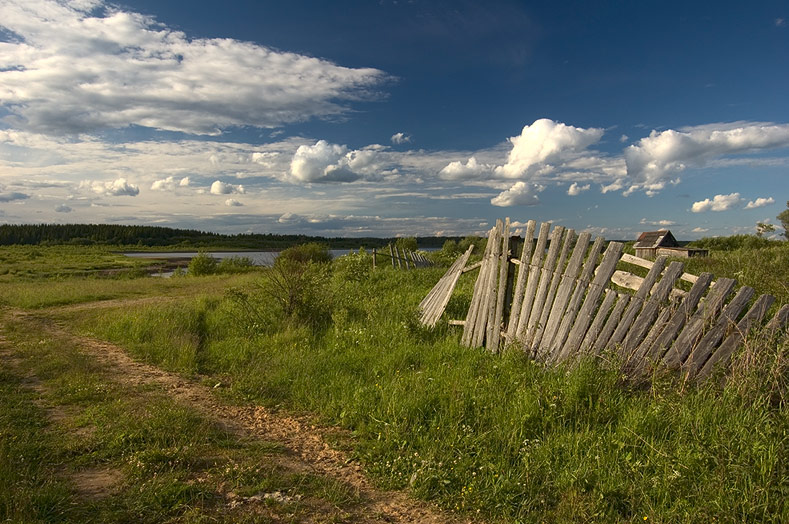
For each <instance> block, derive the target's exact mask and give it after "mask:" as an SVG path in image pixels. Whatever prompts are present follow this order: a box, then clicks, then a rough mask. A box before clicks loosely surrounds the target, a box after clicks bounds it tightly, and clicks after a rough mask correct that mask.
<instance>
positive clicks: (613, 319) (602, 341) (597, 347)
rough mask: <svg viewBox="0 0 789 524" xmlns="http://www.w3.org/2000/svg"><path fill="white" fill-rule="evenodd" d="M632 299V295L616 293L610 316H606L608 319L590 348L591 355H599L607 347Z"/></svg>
mask: <svg viewBox="0 0 789 524" xmlns="http://www.w3.org/2000/svg"><path fill="white" fill-rule="evenodd" d="M632 299H633V297H632V295H628V294H627V293H617V301H616V305H615V306H614V309H613V310H612V311H611V314H610V315H608V319H607V320H606V321H605V325H604V326H603V329H601V330H600V334H599V335H597V337H596V338H595V339H594V341H593V343H592V345H591V347H590V350H591V352H592V353H594V354H595V355H599V354H600V353H602V351H603V350H604V349H605V348H607V347H609V341H610V340H611V337H612V336H613V334H614V332H615V331H616V327H617V326H618V325H619V321H620V320H621V319H622V314H623V313H624V312H625V309H626V308H627V306H628V305H629V304H630V303H631V300H632Z"/></svg>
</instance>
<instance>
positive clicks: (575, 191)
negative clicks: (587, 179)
mask: <svg viewBox="0 0 789 524" xmlns="http://www.w3.org/2000/svg"><path fill="white" fill-rule="evenodd" d="M591 187H592V186H591V185H590V184H586V185H584V186H579V185H578V183H577V182H573V183H572V184H570V187H568V188H567V194H568V195H570V196H578V195H580V194H581V193H583V192H584V191H589V189H590V188H591Z"/></svg>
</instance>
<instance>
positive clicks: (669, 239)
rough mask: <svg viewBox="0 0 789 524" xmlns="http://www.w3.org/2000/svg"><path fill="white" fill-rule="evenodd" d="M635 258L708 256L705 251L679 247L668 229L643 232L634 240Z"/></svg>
mask: <svg viewBox="0 0 789 524" xmlns="http://www.w3.org/2000/svg"><path fill="white" fill-rule="evenodd" d="M633 247H634V248H635V250H636V256H637V257H640V258H655V257H656V256H658V255H666V256H669V257H682V258H690V257H705V256H707V255H708V254H709V252H708V251H707V250H706V249H694V248H689V247H680V245H679V242H677V239H676V238H674V235H672V234H671V231H669V230H668V229H661V230H659V231H644V232H643V233H641V234H640V235H639V237H638V240H636V244H635V246H633Z"/></svg>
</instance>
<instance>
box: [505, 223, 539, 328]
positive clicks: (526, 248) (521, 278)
mask: <svg viewBox="0 0 789 524" xmlns="http://www.w3.org/2000/svg"><path fill="white" fill-rule="evenodd" d="M536 227H537V223H536V222H535V221H534V220H529V222H528V223H527V224H526V234H525V236H524V237H523V251H522V252H521V258H520V264H519V265H518V276H517V279H516V283H515V289H514V290H513V292H512V305H511V307H510V321H509V326H508V328H507V340H508V341H510V342H511V341H512V339H513V338H514V337H515V331H516V329H517V328H518V319H519V318H520V314H521V303H522V302H523V290H524V288H525V287H526V275H527V274H528V272H529V265H528V263H529V261H530V260H531V256H532V247H533V246H534V230H535V228H536Z"/></svg>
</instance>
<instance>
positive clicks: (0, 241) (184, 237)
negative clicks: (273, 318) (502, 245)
mask: <svg viewBox="0 0 789 524" xmlns="http://www.w3.org/2000/svg"><path fill="white" fill-rule="evenodd" d="M445 240H446V237H422V238H419V239H418V244H419V247H441V245H442V244H443V243H444V241H445ZM395 241H396V239H393V238H374V237H365V238H343V237H334V238H326V237H320V236H308V235H282V234H274V233H243V234H236V235H223V234H219V233H211V232H207V231H198V230H195V229H175V228H170V227H161V226H137V225H120V224H0V245H3V246H8V245H13V244H25V245H47V244H51V245H60V244H70V245H122V246H141V247H157V246H178V247H183V248H211V247H217V248H219V247H221V248H238V249H274V250H279V249H285V248H288V247H291V246H296V245H299V244H306V243H309V242H318V243H321V244H325V245H327V246H328V247H329V248H332V249H358V248H359V247H360V246H364V247H367V248H380V247H384V246H386V245H388V244H390V243H393V242H395Z"/></svg>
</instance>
